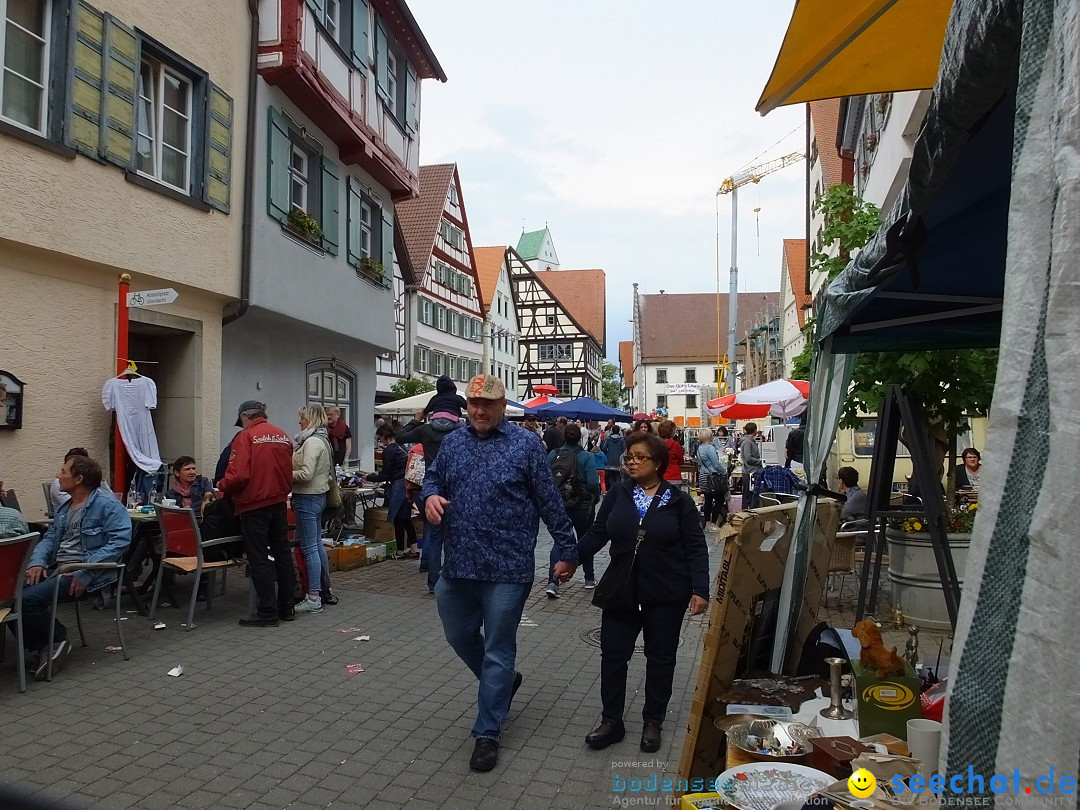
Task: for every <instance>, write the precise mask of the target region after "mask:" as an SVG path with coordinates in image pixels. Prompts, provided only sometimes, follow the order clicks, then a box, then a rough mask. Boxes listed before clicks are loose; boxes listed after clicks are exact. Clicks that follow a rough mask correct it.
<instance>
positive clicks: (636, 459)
mask: <svg viewBox="0 0 1080 810" xmlns="http://www.w3.org/2000/svg"><path fill="white" fill-rule="evenodd" d="M622 460H623V463H625V464H640V463H641V462H643V461H652V460H653V457H652V456H642V455H637V454H635V455H630V454H629V453H627V454H626V455H625V456H623V457H622Z"/></svg>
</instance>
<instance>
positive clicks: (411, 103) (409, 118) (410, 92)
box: [405, 62, 420, 135]
mask: <svg viewBox="0 0 1080 810" xmlns="http://www.w3.org/2000/svg"><path fill="white" fill-rule="evenodd" d="M405 67H406V70H407V74H408V75H407V76H406V78H405V131H406V132H408V133H409V134H410V135H413V134H415V133H416V96H417V93H419V91H420V82H419V80H418V79H417V77H416V70H415V69H414V68H413V66H412V65H410V64H408V63H407V62H406V64H405Z"/></svg>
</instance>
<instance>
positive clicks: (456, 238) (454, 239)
mask: <svg viewBox="0 0 1080 810" xmlns="http://www.w3.org/2000/svg"><path fill="white" fill-rule="evenodd" d="M439 235H440V236H441V237H442V238H443V239H444V240H446V242H447V243H449V244H450V245H453V246H454V247H456V248H460V247H461V245H462V241H463V234H462V232H461V228H458V227H457V226H456V225H451V224H450V223H449V222H447V221H446V220H445V219H444V220H443V221H442V223H441V224H440V225H439Z"/></svg>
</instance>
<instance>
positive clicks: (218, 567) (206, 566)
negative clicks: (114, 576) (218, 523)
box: [150, 504, 243, 630]
mask: <svg viewBox="0 0 1080 810" xmlns="http://www.w3.org/2000/svg"><path fill="white" fill-rule="evenodd" d="M154 509H155V510H156V511H157V517H158V523H159V524H160V525H161V537H162V542H163V548H162V554H161V565H160V566H159V567H158V572H157V580H156V581H155V582H154V598H153V601H152V602H151V604H150V622H151V623H153V621H154V614H155V613H156V611H157V605H158V599H159V597H160V596H161V580H162V577H163V575H164V573H165V569H166V568H168V569H170V570H171V571H177V572H179V573H181V574H194V575H195V578H194V579H195V581H194V583H193V584H192V587H191V599H190V600H188V619H187V629H188V630H193V629H194V628H195V603H196V602H197V601H198V593H199V583H200V582H201V580H202V576H203V573H204V572H206V573H207V574H208V575H209V577H210V578H211V582H210V583H209V585H208V587H207V589H206V609H207V610H210V609H211V608H212V607H213V600H214V587H213V586H214V582H213V577H214V575H215V574H216V573H217V572H218V571H221V572H222V575H223V576H224V572H225V571H226V570H227V569H228V568H229V567H230V566H234V565H240V564H241V563H242V562H243V561H242V560H238V559H230V560H221V561H216V562H207V561H206V560H205V559H204V551H205V550H206V549H208V548H213V547H214V546H223V545H227V544H230V543H236V542H238V541H239V540H240V538H239V537H219V538H217V539H215V540H203V539H202V532H201V531H200V530H199V523H198V520H197V519H196V517H195V510H194V509H183V508H181V507H179V506H162V505H161V504H155V506H154ZM169 554H174V555H176V556H174V557H170V556H168V555H169Z"/></svg>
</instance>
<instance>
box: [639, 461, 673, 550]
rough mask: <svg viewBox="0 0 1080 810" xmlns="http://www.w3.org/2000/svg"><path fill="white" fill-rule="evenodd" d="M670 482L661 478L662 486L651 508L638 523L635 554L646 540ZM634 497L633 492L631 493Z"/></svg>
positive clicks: (653, 497) (650, 503) (651, 503)
mask: <svg viewBox="0 0 1080 810" xmlns="http://www.w3.org/2000/svg"><path fill="white" fill-rule="evenodd" d="M668 487H669V484H668V482H667V481H665V480H663V479H660V486H659V488H658V489H657V490H656V494H655V495H653V496H652V500H651V501H650V502H649V508H648V509H646V510H645V514H644V515H642V517H641V522H640V523H638V532H637V543H636V544H635V545H634V554H637V552H638V549H640V548H641V544H642V543H643V542H644V541H645V534H646V532H648V531H649V523H650V522H651V520H650V519H651V518H652V516H653V513H655V512H656V509H657V507H659V506H660V499H661V498H663V497H664V493H665V492H667V491H668ZM631 497H633V493H631Z"/></svg>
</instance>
